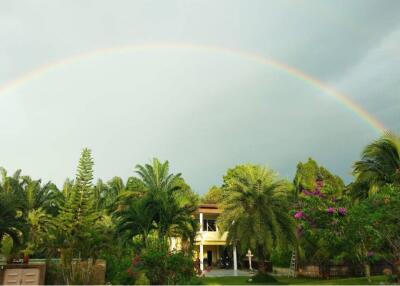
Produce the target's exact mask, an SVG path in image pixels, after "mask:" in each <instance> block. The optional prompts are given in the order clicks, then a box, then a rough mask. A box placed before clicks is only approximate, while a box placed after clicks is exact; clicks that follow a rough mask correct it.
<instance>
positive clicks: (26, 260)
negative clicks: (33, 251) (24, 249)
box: [24, 255, 29, 264]
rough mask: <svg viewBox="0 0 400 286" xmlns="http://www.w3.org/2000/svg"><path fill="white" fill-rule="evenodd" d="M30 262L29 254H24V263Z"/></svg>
mask: <svg viewBox="0 0 400 286" xmlns="http://www.w3.org/2000/svg"><path fill="white" fill-rule="evenodd" d="M28 263H29V256H28V255H25V256H24V264H28Z"/></svg>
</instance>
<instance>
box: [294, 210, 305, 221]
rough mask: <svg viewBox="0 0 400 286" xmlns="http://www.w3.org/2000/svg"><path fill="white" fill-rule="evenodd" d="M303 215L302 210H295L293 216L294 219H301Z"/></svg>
mask: <svg viewBox="0 0 400 286" xmlns="http://www.w3.org/2000/svg"><path fill="white" fill-rule="evenodd" d="M303 216H304V214H303V212H302V211H297V212H296V213H295V214H294V218H295V219H301V218H302V217H303Z"/></svg>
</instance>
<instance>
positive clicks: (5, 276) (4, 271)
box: [0, 263, 46, 285]
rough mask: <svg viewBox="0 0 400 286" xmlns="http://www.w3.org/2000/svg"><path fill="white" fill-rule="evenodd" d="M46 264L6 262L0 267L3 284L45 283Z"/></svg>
mask: <svg viewBox="0 0 400 286" xmlns="http://www.w3.org/2000/svg"><path fill="white" fill-rule="evenodd" d="M45 275H46V264H44V263H40V264H6V265H2V266H1V269H0V281H1V284H2V285H44V279H45Z"/></svg>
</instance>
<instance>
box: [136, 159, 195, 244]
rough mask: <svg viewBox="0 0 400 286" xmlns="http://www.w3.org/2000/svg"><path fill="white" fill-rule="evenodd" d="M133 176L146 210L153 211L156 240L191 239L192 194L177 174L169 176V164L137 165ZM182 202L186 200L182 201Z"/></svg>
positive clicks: (192, 231) (193, 200)
mask: <svg viewBox="0 0 400 286" xmlns="http://www.w3.org/2000/svg"><path fill="white" fill-rule="evenodd" d="M136 169H137V171H136V173H137V174H138V175H139V177H140V179H141V180H142V181H143V183H144V186H145V188H146V190H147V196H148V198H149V200H148V202H147V204H148V208H150V209H152V210H153V211H154V221H155V223H156V225H157V230H158V235H159V238H160V239H165V238H169V237H173V236H175V235H178V234H180V235H181V236H185V237H194V235H195V232H196V231H195V230H196V228H193V226H194V224H195V222H194V218H193V217H192V214H193V213H194V211H195V210H196V208H197V200H196V199H195V198H194V197H191V198H190V199H188V198H189V197H190V196H191V194H192V191H191V190H190V187H189V186H188V185H187V184H185V182H184V180H183V179H182V178H181V174H170V173H169V163H168V161H165V162H164V163H161V162H160V161H159V160H158V159H153V162H152V164H151V165H150V164H146V165H144V166H142V165H137V166H136ZM185 198H186V199H185Z"/></svg>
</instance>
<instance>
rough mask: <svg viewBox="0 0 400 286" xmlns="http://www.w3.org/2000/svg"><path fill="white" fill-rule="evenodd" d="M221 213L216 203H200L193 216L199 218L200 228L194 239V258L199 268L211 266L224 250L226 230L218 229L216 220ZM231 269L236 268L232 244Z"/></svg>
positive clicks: (235, 257)
mask: <svg viewBox="0 0 400 286" xmlns="http://www.w3.org/2000/svg"><path fill="white" fill-rule="evenodd" d="M221 213H222V210H221V209H220V208H218V206H217V205H216V204H201V205H200V206H199V208H198V209H197V211H196V213H195V216H196V218H198V219H199V224H200V229H199V231H198V232H197V236H196V240H195V246H196V248H195V252H196V254H195V255H196V257H195V258H196V259H197V258H198V259H199V260H200V269H201V270H202V271H203V270H204V267H212V266H214V265H216V264H217V263H218V260H219V259H220V258H221V257H222V255H224V251H226V237H227V232H225V233H221V232H220V231H218V227H217V224H216V220H217V218H218V216H219V215H220V214H221ZM232 256H233V269H234V270H237V255H236V246H233V254H232Z"/></svg>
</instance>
